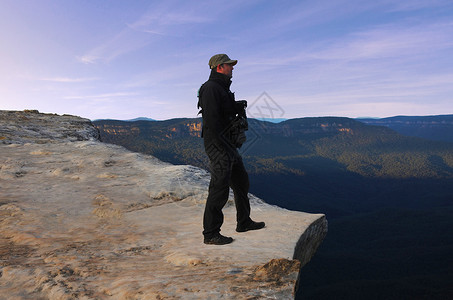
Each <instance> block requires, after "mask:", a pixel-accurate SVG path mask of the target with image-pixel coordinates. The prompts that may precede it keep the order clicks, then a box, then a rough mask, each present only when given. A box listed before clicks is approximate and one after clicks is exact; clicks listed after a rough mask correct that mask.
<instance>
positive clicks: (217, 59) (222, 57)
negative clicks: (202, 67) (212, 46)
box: [209, 54, 238, 69]
mask: <svg viewBox="0 0 453 300" xmlns="http://www.w3.org/2000/svg"><path fill="white" fill-rule="evenodd" d="M237 63H238V61H237V60H234V59H230V58H229V57H228V55H226V54H216V55H214V56H213V57H211V59H210V60H209V67H210V68H211V69H214V68H215V67H217V66H218V65H221V64H232V65H233V66H234V65H235V64H237Z"/></svg>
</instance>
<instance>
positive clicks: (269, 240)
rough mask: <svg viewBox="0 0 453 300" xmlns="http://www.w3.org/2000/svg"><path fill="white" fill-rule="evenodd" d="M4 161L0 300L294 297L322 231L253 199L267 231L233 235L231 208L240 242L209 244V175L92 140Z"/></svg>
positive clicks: (7, 154) (9, 147) (28, 150)
mask: <svg viewBox="0 0 453 300" xmlns="http://www.w3.org/2000/svg"><path fill="white" fill-rule="evenodd" d="M35 114H36V113H35ZM39 115H40V116H39V117H42V114H39ZM27 117H28V118H30V116H27ZM1 122H2V120H0V125H1ZM8 122H10V125H9V126H13V125H11V120H9V121H8ZM54 122H58V120H54ZM22 125H23V124H22ZM60 125H61V124H60ZM87 126H91V125H87ZM57 127H59V126H57ZM63 127H64V126H63ZM57 130H58V129H57ZM81 130H82V131H83V132H85V130H89V129H87V128H84V129H81ZM8 139H11V136H10V137H8ZM90 139H91V138H90ZM5 140H6V139H5ZM38 140H39V141H41V139H40V138H39V137H38ZM27 141H28V142H30V141H31V140H27ZM0 153H1V156H0V182H1V185H0V299H218V298H222V299H266V298H271V299H291V298H293V290H294V285H295V282H296V279H297V274H298V271H299V268H300V267H301V266H303V265H304V264H305V263H307V262H308V261H309V260H310V258H311V257H312V255H313V254H314V252H315V251H316V249H317V247H318V246H319V244H320V243H321V242H322V240H323V238H324V236H325V234H326V232H327V221H326V219H325V217H324V215H321V214H307V213H302V212H294V211H288V210H284V209H281V208H278V207H275V206H270V205H267V204H265V203H263V202H262V201H260V200H259V199H257V198H255V197H253V196H251V199H252V217H253V218H254V219H256V220H263V221H266V224H267V227H266V228H265V229H263V230H259V231H255V232H247V233H236V232H235V231H234V229H235V208H234V204H232V203H231V201H230V202H229V203H228V205H227V207H226V208H225V209H224V212H225V224H224V225H223V231H222V233H224V234H226V235H230V236H233V237H234V238H235V241H234V242H233V243H232V244H230V245H224V246H213V245H204V244H203V242H202V235H201V231H202V226H201V220H202V214H203V207H204V203H203V202H204V200H205V198H206V191H207V186H208V183H209V174H208V173H207V172H205V171H204V170H201V169H198V168H195V167H192V166H175V165H171V164H167V163H164V162H162V161H159V160H158V159H156V158H154V157H152V156H147V155H141V154H138V153H133V152H130V151H127V150H125V149H124V148H121V147H118V146H113V145H108V144H103V143H101V142H98V141H95V140H90V141H77V142H68V141H67V140H65V139H63V140H60V142H57V141H56V140H52V143H43V144H38V143H20V142H17V140H16V142H15V143H5V144H0Z"/></svg>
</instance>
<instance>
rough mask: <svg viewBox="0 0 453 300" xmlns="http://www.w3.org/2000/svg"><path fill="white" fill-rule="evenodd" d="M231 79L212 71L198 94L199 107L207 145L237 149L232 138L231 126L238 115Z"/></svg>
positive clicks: (203, 134)
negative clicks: (231, 89) (212, 144)
mask: <svg viewBox="0 0 453 300" xmlns="http://www.w3.org/2000/svg"><path fill="white" fill-rule="evenodd" d="M230 85H231V79H230V78H229V77H228V76H226V75H224V74H222V73H217V72H216V71H215V70H213V71H211V75H210V76H209V80H208V81H206V82H205V83H204V84H203V85H202V86H201V88H200V90H199V92H198V97H199V99H198V106H199V107H201V109H202V116H203V129H202V136H203V138H204V139H205V143H206V142H208V143H215V144H217V145H219V146H222V147H228V148H233V149H235V148H236V147H235V146H233V143H232V141H231V136H230V132H229V129H230V126H231V123H232V121H233V120H234V119H235V117H236V115H237V111H236V106H235V99H234V93H232V92H231V91H230Z"/></svg>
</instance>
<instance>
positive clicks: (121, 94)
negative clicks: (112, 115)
mask: <svg viewBox="0 0 453 300" xmlns="http://www.w3.org/2000/svg"><path fill="white" fill-rule="evenodd" d="M137 95H139V93H130V92H117V93H105V94H96V95H81V96H66V97H64V99H68V100H75V99H107V98H119V97H131V96H137Z"/></svg>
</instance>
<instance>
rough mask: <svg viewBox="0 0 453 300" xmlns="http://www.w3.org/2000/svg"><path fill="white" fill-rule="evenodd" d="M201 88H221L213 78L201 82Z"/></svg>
mask: <svg viewBox="0 0 453 300" xmlns="http://www.w3.org/2000/svg"><path fill="white" fill-rule="evenodd" d="M201 87H203V88H221V86H220V83H218V82H216V81H214V80H208V81H206V82H205V83H203V84H202V86H201Z"/></svg>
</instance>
